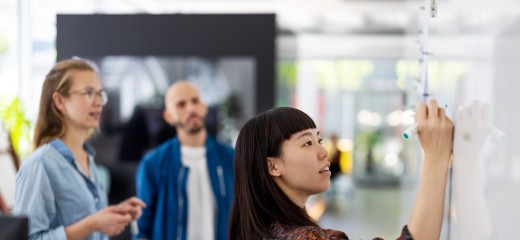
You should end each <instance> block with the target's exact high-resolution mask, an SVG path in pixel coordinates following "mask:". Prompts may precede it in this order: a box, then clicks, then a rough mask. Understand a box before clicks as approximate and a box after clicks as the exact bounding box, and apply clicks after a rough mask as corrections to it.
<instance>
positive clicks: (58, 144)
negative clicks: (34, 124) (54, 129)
mask: <svg viewBox="0 0 520 240" xmlns="http://www.w3.org/2000/svg"><path fill="white" fill-rule="evenodd" d="M49 144H50V145H51V146H52V147H54V148H55V149H56V150H57V151H58V152H59V153H60V154H61V155H63V157H65V159H67V161H69V162H74V154H73V153H72V151H70V149H69V148H68V147H67V145H65V143H64V142H63V141H61V139H59V138H56V139H54V140H52V141H51V142H50V143H49ZM83 149H85V151H87V154H88V155H90V156H92V157H93V156H95V155H96V151H95V150H94V148H93V147H92V146H90V144H88V143H84V144H83Z"/></svg>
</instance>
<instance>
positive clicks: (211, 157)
mask: <svg viewBox="0 0 520 240" xmlns="http://www.w3.org/2000/svg"><path fill="white" fill-rule="evenodd" d="M165 106H166V109H165V110H164V114H163V117H164V120H165V121H166V122H168V123H169V124H170V125H172V126H175V128H176V129H177V137H174V138H172V139H170V140H168V141H166V142H165V143H163V144H161V145H160V146H158V147H157V148H155V149H153V150H151V151H150V152H148V153H147V154H146V155H145V156H144V157H143V159H142V160H141V163H140V165H139V168H138V170H137V196H138V197H139V198H140V199H142V200H143V201H144V202H145V203H146V205H147V206H148V207H147V208H146V209H145V210H144V211H143V215H142V216H141V218H140V219H139V222H138V226H139V234H138V238H140V239H161V240H162V239H177V240H184V239H190V240H197V239H204V240H208V239H209V240H212V239H217V240H227V239H228V236H227V228H228V225H227V221H228V216H229V210H230V207H231V199H232V191H233V188H232V187H233V149H232V148H231V147H229V146H226V145H224V144H222V143H219V142H218V141H217V140H216V139H214V138H213V137H211V136H208V134H207V131H206V128H205V126H204V118H205V116H206V114H207V112H208V108H207V106H206V105H204V103H202V101H201V100H200V96H199V92H198V91H197V89H196V88H195V87H194V86H193V85H191V84H190V83H189V82H187V81H182V80H181V81H177V82H175V83H174V84H173V85H172V86H171V87H170V88H169V89H168V91H167V93H166V96H165Z"/></svg>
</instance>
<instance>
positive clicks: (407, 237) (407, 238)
mask: <svg viewBox="0 0 520 240" xmlns="http://www.w3.org/2000/svg"><path fill="white" fill-rule="evenodd" d="M397 240H413V238H412V234H410V231H408V225H405V226H404V227H403V230H402V231H401V236H399V238H397Z"/></svg>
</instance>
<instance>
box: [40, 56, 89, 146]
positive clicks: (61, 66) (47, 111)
mask: <svg viewBox="0 0 520 240" xmlns="http://www.w3.org/2000/svg"><path fill="white" fill-rule="evenodd" d="M78 70H79V71H82V70H83V71H92V72H96V70H95V68H94V67H93V66H92V65H91V64H90V63H89V62H87V61H86V60H83V59H77V58H74V59H67V60H63V61H60V62H58V63H56V65H54V67H53V68H52V69H51V71H50V72H49V73H48V74H47V76H46V77H45V81H44V82H43V87H42V93H41V97H40V109H39V111H38V118H37V119H36V127H35V129H34V140H33V147H34V148H35V149H36V148H38V147H40V146H41V145H43V144H46V143H48V142H50V141H52V140H53V139H55V138H59V137H62V136H63V135H65V130H66V128H65V122H64V118H63V114H62V113H61V112H60V111H59V110H58V108H57V107H56V105H55V104H54V101H53V99H52V94H53V93H55V92H58V93H60V94H61V95H63V96H68V95H69V94H68V92H69V91H70V88H71V86H72V83H71V76H72V74H73V73H74V72H75V71H78Z"/></svg>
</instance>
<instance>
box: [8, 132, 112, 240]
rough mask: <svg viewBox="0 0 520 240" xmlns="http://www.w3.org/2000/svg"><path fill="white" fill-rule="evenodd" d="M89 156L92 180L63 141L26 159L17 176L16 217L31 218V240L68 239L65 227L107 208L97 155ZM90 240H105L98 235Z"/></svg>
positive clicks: (37, 151)
mask: <svg viewBox="0 0 520 240" xmlns="http://www.w3.org/2000/svg"><path fill="white" fill-rule="evenodd" d="M84 149H85V150H86V151H87V153H88V159H89V160H88V161H89V168H90V176H89V177H87V176H86V175H85V174H84V173H83V172H82V171H81V169H80V167H79V165H77V164H76V162H75V161H74V155H73V154H72V152H71V151H70V150H69V149H68V148H67V146H66V145H65V144H64V143H63V142H62V141H61V140H60V139H55V140H53V141H52V142H50V143H48V144H45V145H43V146H41V147H39V148H38V149H36V151H35V152H34V153H33V154H32V155H31V156H29V158H28V159H26V160H25V161H24V162H23V164H22V167H21V168H20V171H19V172H18V174H17V176H16V190H15V204H14V210H13V213H14V214H15V215H18V216H27V217H28V218H29V236H30V239H67V237H66V236H65V227H67V226H69V225H71V224H74V223H76V222H78V221H79V220H81V219H83V218H85V217H87V216H89V215H91V214H93V213H95V212H97V211H99V210H101V209H102V208H104V207H106V206H107V196H106V193H105V191H104V187H103V186H102V185H101V182H100V179H99V178H98V176H97V174H96V164H95V163H94V160H93V159H94V155H95V151H94V150H93V149H92V148H91V147H90V146H89V145H88V144H85V145H84ZM86 239H88V240H102V239H103V240H105V239H108V237H107V236H106V235H103V234H101V233H99V232H94V233H93V234H91V235H89V236H88V237H87V238H86Z"/></svg>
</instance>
